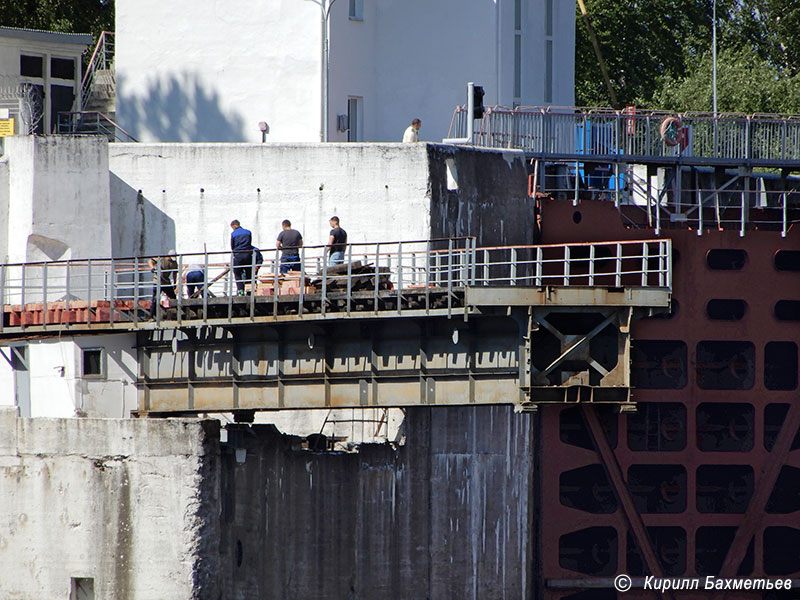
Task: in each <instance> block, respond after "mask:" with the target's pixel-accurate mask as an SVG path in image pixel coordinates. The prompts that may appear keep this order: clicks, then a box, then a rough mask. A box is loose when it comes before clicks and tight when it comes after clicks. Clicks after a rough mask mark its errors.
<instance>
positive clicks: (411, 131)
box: [403, 119, 422, 143]
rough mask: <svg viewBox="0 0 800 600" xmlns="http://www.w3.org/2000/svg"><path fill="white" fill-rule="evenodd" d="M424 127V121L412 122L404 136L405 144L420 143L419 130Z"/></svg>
mask: <svg viewBox="0 0 800 600" xmlns="http://www.w3.org/2000/svg"><path fill="white" fill-rule="evenodd" d="M420 127H422V121H420V120H419V119H414V120H413V121H411V125H409V126H408V128H406V131H405V133H404V134H403V142H404V143H409V142H418V141H419V128H420Z"/></svg>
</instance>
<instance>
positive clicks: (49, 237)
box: [0, 136, 111, 262]
mask: <svg viewBox="0 0 800 600" xmlns="http://www.w3.org/2000/svg"><path fill="white" fill-rule="evenodd" d="M4 144H5V152H6V156H7V160H8V184H7V189H8V192H7V193H8V213H7V214H8V220H7V221H5V222H3V228H4V229H6V231H5V233H4V234H3V237H5V239H6V240H7V242H6V247H5V248H0V251H2V252H3V254H5V255H6V256H7V260H8V262H32V261H45V260H67V259H81V258H91V257H98V256H108V255H110V252H111V239H110V232H109V227H108V223H109V221H110V217H111V214H110V205H109V183H108V151H107V147H108V142H107V141H106V140H105V139H102V138H99V137H95V136H13V137H8V138H5V141H4ZM2 181H3V178H2V177H0V182H2ZM1 199H2V194H1V193H0V200H1ZM2 239H3V238H2V237H0V241H1V240H2Z"/></svg>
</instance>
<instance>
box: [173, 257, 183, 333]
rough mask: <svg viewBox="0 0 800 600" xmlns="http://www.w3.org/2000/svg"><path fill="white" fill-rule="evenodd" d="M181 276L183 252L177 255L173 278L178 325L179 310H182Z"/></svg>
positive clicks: (179, 322)
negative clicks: (176, 268) (175, 272)
mask: <svg viewBox="0 0 800 600" xmlns="http://www.w3.org/2000/svg"><path fill="white" fill-rule="evenodd" d="M182 278H183V254H179V255H178V273H177V274H176V277H175V280H176V282H177V285H176V286H175V287H177V288H178V289H177V290H176V291H175V305H176V307H177V309H176V310H177V311H178V313H177V321H178V325H180V324H181V316H182V314H181V312H182V310H183V285H182V282H181V279H182Z"/></svg>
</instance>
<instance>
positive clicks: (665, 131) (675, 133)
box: [661, 117, 681, 146]
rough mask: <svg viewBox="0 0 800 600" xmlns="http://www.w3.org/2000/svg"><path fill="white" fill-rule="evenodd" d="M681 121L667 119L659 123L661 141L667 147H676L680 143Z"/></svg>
mask: <svg viewBox="0 0 800 600" xmlns="http://www.w3.org/2000/svg"><path fill="white" fill-rule="evenodd" d="M680 132H681V120H680V119H679V118H678V117H667V118H666V119H664V120H663V121H661V139H662V140H664V143H665V144H666V145H667V146H677V145H678V143H680V141H681V133H680Z"/></svg>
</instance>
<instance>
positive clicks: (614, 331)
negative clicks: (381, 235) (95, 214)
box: [0, 238, 672, 415]
mask: <svg viewBox="0 0 800 600" xmlns="http://www.w3.org/2000/svg"><path fill="white" fill-rule="evenodd" d="M322 252H324V248H306V249H304V252H303V257H302V258H303V260H302V266H301V271H300V272H298V273H295V274H292V275H289V276H287V277H280V276H278V275H277V274H276V271H275V268H274V267H275V266H276V264H277V258H278V257H277V256H276V254H275V253H274V252H273V253H272V254H269V253H268V255H267V260H266V265H265V266H263V267H262V268H261V270H260V271H259V274H255V275H253V274H251V275H250V280H249V281H248V282H247V283H248V286H249V288H250V291H251V293H250V294H249V295H246V296H243V297H242V296H235V295H233V293H232V291H233V289H234V283H235V282H234V280H233V278H232V277H231V275H230V272H229V271H228V265H229V264H230V263H229V262H227V261H225V260H224V259H227V258H229V256H228V254H227V253H226V254H224V255H214V254H203V255H182V256H179V257H177V262H178V263H179V267H178V268H177V269H175V270H176V271H180V265H184V264H197V263H200V264H203V265H204V266H205V281H204V285H203V286H202V289H201V293H200V294H199V295H198V297H194V298H187V297H185V295H184V294H182V295H181V296H179V297H178V298H176V299H174V300H171V301H170V302H169V304H168V305H165V306H161V305H159V306H158V307H157V309H156V311H155V315H154V318H153V319H152V320H151V319H145V318H143V309H145V308H149V307H148V306H147V304H149V302H147V301H143V300H142V298H146V297H148V296H149V295H150V290H151V289H152V283H150V282H151V281H152V277H153V275H151V274H150V273H149V271H148V267H147V266H146V263H145V261H143V260H141V259H128V260H122V259H114V260H105V261H102V260H92V261H68V262H63V263H59V262H54V263H37V264H24V265H3V266H2V268H0V276H1V277H0V280H1V281H2V285H3V298H4V301H3V322H2V332H1V333H2V335H3V336H4V337H5V338H7V339H19V338H20V337H25V336H30V335H59V334H61V335H63V334H64V333H65V332H68V333H69V334H85V333H94V334H103V333H110V332H117V333H118V332H121V331H130V332H135V334H136V346H137V348H138V355H139V374H138V381H137V384H138V388H139V414H141V415H174V414H192V413H200V412H203V413H205V412H215V411H224V412H228V411H232V412H234V413H243V412H244V411H247V412H249V411H257V410H279V409H303V408H364V407H398V406H399V407H402V406H412V405H469V404H513V405H517V406H518V407H520V408H522V409H525V408H532V407H535V406H536V405H538V404H540V403H546V402H559V403H560V402H597V403H618V404H620V405H622V406H625V405H630V404H631V402H632V399H631V395H630V349H631V338H630V324H631V321H633V320H634V319H637V318H640V317H646V316H651V315H653V314H656V313H659V312H665V311H667V310H668V308H669V304H670V294H671V268H672V266H671V260H672V258H671V242H670V241H669V240H645V241H635V242H606V243H592V244H565V245H554V246H509V247H496V248H480V247H477V246H476V244H475V241H474V239H472V238H461V239H458V240H455V239H450V240H439V241H430V240H425V241H421V242H400V243H396V244H386V243H384V244H372V245H367V244H364V245H357V244H353V245H351V246H350V247H349V256H348V261H347V262H346V264H345V265H343V266H340V267H335V268H332V269H329V268H325V267H324V266H323V265H324V262H321V258H322V256H321V255H320V254H321V253H322ZM155 275H156V277H161V276H162V275H163V273H160V272H157V273H156V274H155ZM275 292H277V293H275Z"/></svg>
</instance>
